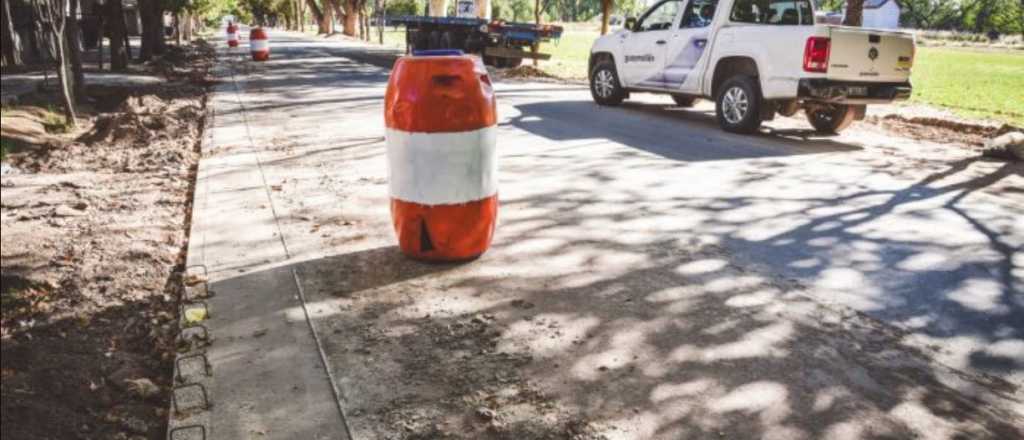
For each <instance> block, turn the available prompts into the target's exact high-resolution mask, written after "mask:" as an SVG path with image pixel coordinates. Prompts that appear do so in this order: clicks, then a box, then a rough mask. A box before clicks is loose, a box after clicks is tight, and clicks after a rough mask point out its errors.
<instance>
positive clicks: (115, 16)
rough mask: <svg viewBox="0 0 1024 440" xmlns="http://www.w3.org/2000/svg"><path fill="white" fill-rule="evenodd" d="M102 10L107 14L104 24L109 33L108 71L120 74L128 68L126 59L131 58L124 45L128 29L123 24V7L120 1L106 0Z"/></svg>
mask: <svg viewBox="0 0 1024 440" xmlns="http://www.w3.org/2000/svg"><path fill="white" fill-rule="evenodd" d="M104 8H105V9H106V12H107V18H106V20H104V23H105V24H106V27H107V28H108V29H109V31H110V70H112V71H114V72H122V71H124V70H125V69H127V68H128V59H129V58H130V57H131V55H130V54H129V53H128V50H129V48H128V47H127V46H126V45H125V41H127V40H128V29H127V28H126V26H125V24H124V5H123V4H122V3H121V0H107V4H106V5H105V6H104Z"/></svg>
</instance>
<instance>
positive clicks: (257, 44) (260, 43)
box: [249, 40, 270, 52]
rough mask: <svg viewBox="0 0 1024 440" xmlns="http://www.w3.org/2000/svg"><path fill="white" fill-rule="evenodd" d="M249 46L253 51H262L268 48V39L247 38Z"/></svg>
mask: <svg viewBox="0 0 1024 440" xmlns="http://www.w3.org/2000/svg"><path fill="white" fill-rule="evenodd" d="M249 47H250V48H252V51H253V52H263V51H265V50H269V49H270V40H249Z"/></svg>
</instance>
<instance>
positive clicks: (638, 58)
mask: <svg viewBox="0 0 1024 440" xmlns="http://www.w3.org/2000/svg"><path fill="white" fill-rule="evenodd" d="M653 62H654V55H650V54H647V55H626V63H653Z"/></svg>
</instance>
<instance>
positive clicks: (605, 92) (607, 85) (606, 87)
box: [594, 70, 615, 98]
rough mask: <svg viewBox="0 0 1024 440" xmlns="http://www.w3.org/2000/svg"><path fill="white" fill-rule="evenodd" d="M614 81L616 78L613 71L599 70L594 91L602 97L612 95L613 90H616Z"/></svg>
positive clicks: (595, 77) (595, 78)
mask: <svg viewBox="0 0 1024 440" xmlns="http://www.w3.org/2000/svg"><path fill="white" fill-rule="evenodd" d="M613 81H614V78H613V77H612V72H611V71H608V70H600V71H598V72H597V75H595V76H594V91H596V92H597V96H600V97H602V98H607V97H609V96H612V92H614V91H615V83H614V82H613Z"/></svg>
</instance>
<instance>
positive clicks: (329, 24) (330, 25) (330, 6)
mask: <svg viewBox="0 0 1024 440" xmlns="http://www.w3.org/2000/svg"><path fill="white" fill-rule="evenodd" d="M324 3H325V4H324V18H323V20H324V22H323V24H321V25H320V27H321V28H323V29H324V34H326V35H334V14H335V8H334V0H324Z"/></svg>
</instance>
